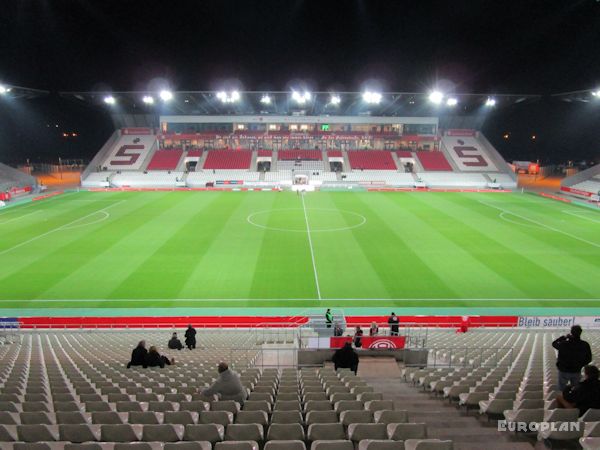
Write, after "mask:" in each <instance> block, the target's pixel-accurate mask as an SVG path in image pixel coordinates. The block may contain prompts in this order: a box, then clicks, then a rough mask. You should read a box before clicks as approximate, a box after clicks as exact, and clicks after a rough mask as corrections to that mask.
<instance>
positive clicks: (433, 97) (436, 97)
mask: <svg viewBox="0 0 600 450" xmlns="http://www.w3.org/2000/svg"><path fill="white" fill-rule="evenodd" d="M443 99H444V94H442V93H441V92H440V91H432V92H431V93H430V94H429V101H430V102H431V103H434V104H436V105H439V104H440V103H442V100H443Z"/></svg>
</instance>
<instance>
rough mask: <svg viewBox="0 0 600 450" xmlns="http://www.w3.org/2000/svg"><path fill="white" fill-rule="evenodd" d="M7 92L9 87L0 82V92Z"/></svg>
mask: <svg viewBox="0 0 600 450" xmlns="http://www.w3.org/2000/svg"><path fill="white" fill-rule="evenodd" d="M9 92H10V88H9V87H6V86H3V85H1V84H0V94H7V93H9Z"/></svg>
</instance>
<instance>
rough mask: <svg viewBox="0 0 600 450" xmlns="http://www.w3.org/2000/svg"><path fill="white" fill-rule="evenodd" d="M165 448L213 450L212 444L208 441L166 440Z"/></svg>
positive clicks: (175, 449)
mask: <svg viewBox="0 0 600 450" xmlns="http://www.w3.org/2000/svg"><path fill="white" fill-rule="evenodd" d="M163 450H212V444H211V443H210V442H207V441H198V442H166V443H165V445H164V447H163Z"/></svg>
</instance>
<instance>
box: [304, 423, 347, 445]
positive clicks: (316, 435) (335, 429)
mask: <svg viewBox="0 0 600 450" xmlns="http://www.w3.org/2000/svg"><path fill="white" fill-rule="evenodd" d="M307 437H308V440H309V441H318V440H340V439H345V438H346V433H345V432H344V426H343V425H342V424H341V423H313V424H311V425H309V426H308V433H307Z"/></svg>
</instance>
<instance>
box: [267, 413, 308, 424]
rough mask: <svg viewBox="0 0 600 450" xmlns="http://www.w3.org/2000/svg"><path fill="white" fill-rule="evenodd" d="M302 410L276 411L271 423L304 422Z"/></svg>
mask: <svg viewBox="0 0 600 450" xmlns="http://www.w3.org/2000/svg"><path fill="white" fill-rule="evenodd" d="M303 422H304V420H303V419H302V413H300V411H274V412H273V415H272V416H271V423H300V424H301V423H303Z"/></svg>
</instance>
